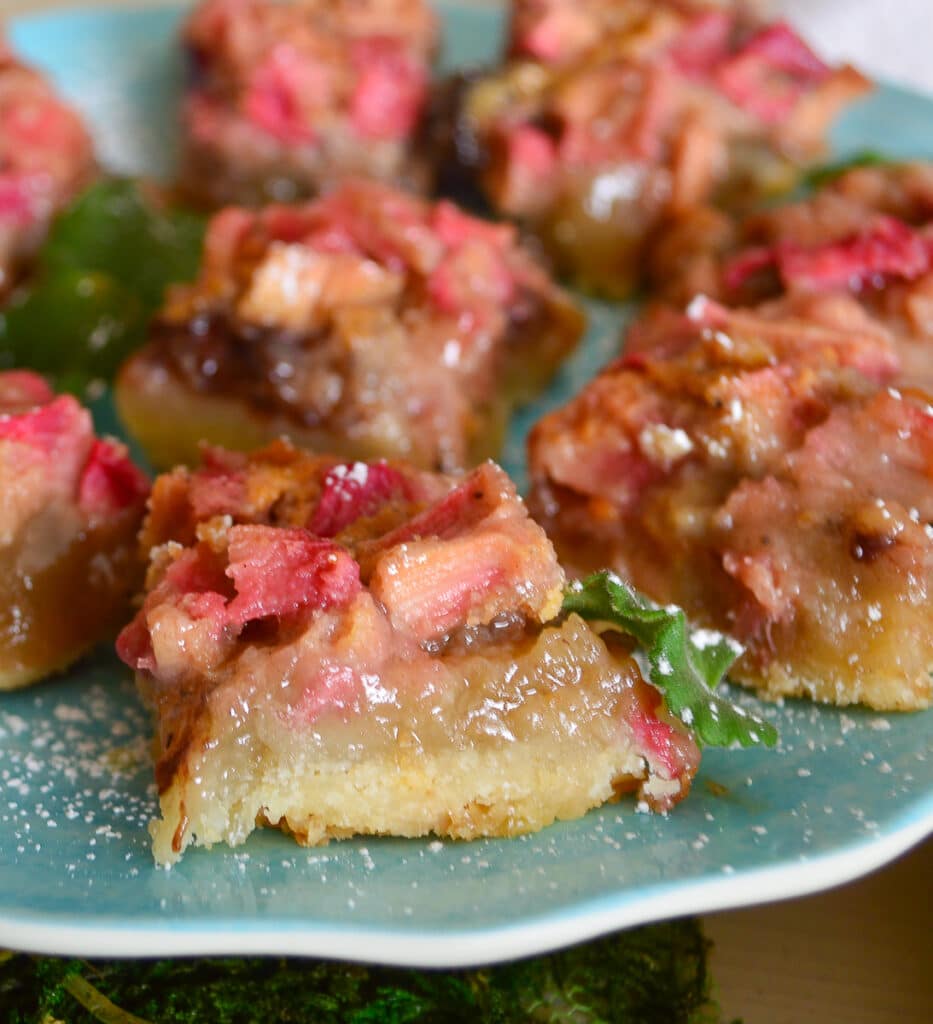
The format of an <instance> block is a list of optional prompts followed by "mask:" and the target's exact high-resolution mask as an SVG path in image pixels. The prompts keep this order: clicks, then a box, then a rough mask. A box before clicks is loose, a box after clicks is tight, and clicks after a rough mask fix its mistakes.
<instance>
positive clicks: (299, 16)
mask: <svg viewBox="0 0 933 1024" xmlns="http://www.w3.org/2000/svg"><path fill="white" fill-rule="evenodd" d="M183 45H184V48H185V51H186V53H187V56H188V61H189V67H190V80H189V85H188V89H187V92H186V95H185V100H184V105H183V108H182V130H183V134H184V156H183V169H182V184H183V186H184V188H185V190H186V191H187V192H188V193H189V194H190V195H192V196H194V197H196V198H197V199H199V200H201V201H203V202H206V203H208V204H209V205H213V206H220V205H224V204H227V203H248V204H259V203H263V202H271V201H277V202H290V201H293V200H295V199H300V198H305V197H308V196H312V195H315V194H317V193H318V192H319V191H320V190H321V189H323V188H325V187H326V186H329V185H331V186H332V185H333V184H334V183H336V182H339V181H340V180H342V179H343V178H344V177H346V176H347V175H354V174H359V175H366V176H368V177H372V178H378V179H380V180H384V181H389V182H392V183H395V184H406V185H409V186H411V187H418V186H420V185H422V184H423V183H424V168H423V165H422V162H421V160H420V158H419V155H418V154H417V152H416V151H415V148H414V146H413V139H414V137H415V134H416V131H417V129H418V127H419V124H420V121H421V116H422V114H423V112H424V109H425V106H426V102H427V90H428V84H429V79H430V72H431V63H432V60H433V57H434V53H435V51H436V49H437V45H438V25H437V18H436V16H435V14H434V12H433V10H432V9H431V6H430V5H429V4H428V3H426V2H425V0H297V2H295V3H283V2H281V0H205V2H203V3H201V4H199V5H198V6H197V7H196V8H195V10H194V11H193V12H192V14H191V15H190V17H189V18H188V20H187V21H186V23H185V26H184V30H183Z"/></svg>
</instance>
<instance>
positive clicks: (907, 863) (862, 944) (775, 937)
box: [0, 0, 933, 1024]
mask: <svg viewBox="0 0 933 1024" xmlns="http://www.w3.org/2000/svg"><path fill="white" fill-rule="evenodd" d="M172 2H173V0H0V13H2V14H3V15H10V14H22V13H26V12H30V11H39V10H44V9H49V8H52V7H68V6H71V7H78V6H107V5H109V6H119V5H120V4H123V5H126V6H132V5H133V4H136V5H139V6H144V5H145V6H153V5H154V4H156V3H172ZM174 2H176V3H177V0H174ZM476 2H494V0H476ZM931 910H933V840H927V842H926V843H924V844H922V845H921V846H920V847H918V848H916V849H914V850H913V851H911V852H910V853H908V854H907V855H905V856H904V857H902V858H901V859H900V860H898V861H896V862H895V863H894V864H891V865H889V866H888V867H886V868H883V869H882V870H881V871H878V872H875V873H874V874H872V875H869V876H868V877H866V878H863V879H861V880H859V881H856V882H853V883H850V884H848V885H845V886H842V887H841V888H838V889H834V890H832V891H830V892H825V893H821V894H819V895H816V896H810V897H807V898H804V899H796V900H788V901H785V902H782V903H777V904H770V905H766V906H760V907H753V908H751V909H748V910H739V911H730V912H726V913H721V914H711V915H709V916H707V917H706V918H705V922H704V923H705V928H706V933H707V935H708V936H709V938H710V939H712V940H713V942H714V944H715V945H714V950H713V957H712V973H713V977H714V979H715V981H716V985H717V988H718V997H719V1002H720V1005H721V1006H722V1009H723V1014H724V1020H726V1021H729V1020H732V1019H733V1018H736V1017H742V1018H743V1020H744V1022H745V1024H809V1022H814V1024H929V1022H930V1021H931V1020H933V927H931V924H930V921H931Z"/></svg>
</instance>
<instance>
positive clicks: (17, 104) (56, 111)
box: [0, 32, 95, 296]
mask: <svg viewBox="0 0 933 1024" xmlns="http://www.w3.org/2000/svg"><path fill="white" fill-rule="evenodd" d="M94 171H95V163H94V149H93V144H92V142H91V137H90V135H89V134H88V132H87V130H86V129H85V127H84V124H83V122H82V121H81V118H80V117H79V116H78V114H77V113H76V112H75V111H74V110H72V109H71V107H69V106H68V105H67V104H65V103H64V102H62V100H61V99H59V98H58V97H57V96H56V95H55V93H54V91H53V90H52V87H51V86H50V85H49V83H48V82H47V81H46V80H45V78H44V77H43V76H42V75H40V74H39V73H38V72H37V71H34V70H33V69H32V68H29V67H27V66H26V65H24V64H22V63H21V62H20V61H19V60H18V59H17V58H16V56H15V55H14V54H13V52H12V50H10V48H9V46H8V44H7V42H6V40H5V39H4V38H3V35H2V32H0V296H2V295H3V293H4V292H5V291H6V290H7V289H8V288H9V287H10V286H11V285H12V284H13V283H14V281H15V280H16V278H17V277H18V275H19V274H20V273H21V272H22V271H23V270H24V269H25V268H26V266H27V265H28V263H29V260H30V258H31V257H32V256H33V255H34V254H35V251H36V249H37V248H38V247H39V245H40V243H41V242H42V240H43V239H44V237H45V234H46V231H47V229H48V226H49V222H50V221H51V219H52V217H53V215H54V214H55V213H56V212H57V211H58V210H59V209H61V208H62V207H63V206H65V205H66V203H68V201H69V200H71V199H73V198H74V197H75V196H76V195H77V194H78V192H79V191H80V190H81V189H82V188H84V186H85V185H87V184H88V183H89V182H90V180H91V178H92V177H93V176H94Z"/></svg>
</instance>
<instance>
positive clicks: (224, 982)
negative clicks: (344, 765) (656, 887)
mask: <svg viewBox="0 0 933 1024" xmlns="http://www.w3.org/2000/svg"><path fill="white" fill-rule="evenodd" d="M706 954H707V943H706V941H705V940H704V938H703V935H702V932H701V931H700V927H699V924H698V923H697V922H696V921H693V920H684V921H676V922H671V923H668V924H661V925H652V926H649V927H646V928H639V929H635V930H632V931H627V932H621V933H619V934H617V935H614V936H611V937H609V938H605V939H600V940H597V941H595V942H590V943H586V944H584V945H581V946H577V947H574V948H573V949H569V950H565V951H563V952H560V953H555V954H551V955H549V956H542V957H536V958H534V959H530V960H522V961H519V962H516V963H512V964H505V965H502V966H496V967H489V968H485V969H481V970H470V971H419V970H401V969H394V968H385V967H364V966H360V965H355V964H343V963H329V962H323V961H317V960H298V959H277V958H265V959H261V958H247V959H213V958H201V959H197V960H156V961H94V962H85V961H77V960H60V959H55V958H51V957H28V956H23V955H17V956H13V957H9V958H7V959H6V960H5V961H0V1006H3V1007H4V1008H5V1013H6V1016H5V1018H4V1019H5V1020H6V1021H8V1022H9V1024H40V1022H51V1021H64V1022H66V1024H92V1022H102V1021H103V1022H105V1024H136V1022H138V1021H139V1019H140V1018H141V1019H142V1020H143V1021H151V1022H153V1024H155V1022H159V1024H261V1022H266V1021H275V1022H281V1024H290V1022H295V1024H520V1022H527V1021H533V1022H542V1024H705V1022H711V1021H715V1020H716V1019H717V1016H716V1009H715V1006H714V1005H713V1003H712V1001H711V998H710V983H709V978H708V976H707V971H706ZM75 979H81V981H80V982H79V983H77V984H76V983H75ZM98 996H99V997H102V998H97V997H98ZM82 1003H83V1004H84V1005H82ZM89 1006H90V1007H92V1008H91V1009H88V1008H87V1007H89Z"/></svg>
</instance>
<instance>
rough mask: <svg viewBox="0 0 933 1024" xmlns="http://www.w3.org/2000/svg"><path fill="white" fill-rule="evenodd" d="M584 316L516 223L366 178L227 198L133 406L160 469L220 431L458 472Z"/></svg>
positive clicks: (496, 436) (223, 435) (220, 436)
mask: <svg viewBox="0 0 933 1024" xmlns="http://www.w3.org/2000/svg"><path fill="white" fill-rule="evenodd" d="M582 329H583V317H582V314H581V313H580V312H579V311H578V309H577V308H576V306H575V305H574V303H573V302H572V301H571V300H570V298H569V297H568V296H567V295H566V294H565V293H564V292H563V291H561V289H559V288H558V287H557V286H556V285H555V284H554V283H553V282H552V281H551V280H550V278H549V277H548V275H547V274H546V273H545V271H544V270H543V269H542V267H541V266H540V265H539V263H538V262H537V261H536V260H535V259H534V258H533V257H532V255H531V254H530V253H529V252H528V251H527V250H526V249H525V248H523V247H522V246H521V245H520V244H519V242H518V239H517V235H516V232H515V229H514V228H512V227H511V226H508V225H502V224H491V223H488V222H486V221H481V220H478V219H476V218H473V217H470V216H467V215H466V214H464V213H462V212H461V211H460V210H459V209H458V208H457V207H456V206H454V205H453V204H452V203H449V202H446V201H445V202H441V203H437V204H432V203H428V202H425V201H423V200H421V199H418V198H416V197H414V196H411V195H409V194H407V193H404V192H401V191H397V190H394V189H391V188H389V187H387V186H384V185H381V184H377V183H373V182H365V181H361V180H358V181H353V182H349V183H347V184H345V185H343V186H342V187H341V188H339V189H337V190H335V191H333V192H331V193H329V194H328V195H326V196H324V197H323V198H321V199H318V200H316V201H314V202H312V203H308V204H304V205H295V206H270V207H266V208H264V209H263V210H260V211H255V212H253V211H248V210H245V209H241V208H229V209H227V210H224V211H222V212H221V213H219V214H217V215H216V216H215V217H214V218H213V220H212V221H211V223H210V225H209V228H208V233H207V239H206V243H205V248H204V258H203V263H202V267H201V272H200V276H199V277H198V279H197V281H196V282H195V283H194V284H193V285H190V286H179V287H178V288H176V289H174V290H173V291H172V292H171V293H170V294H169V296H168V299H167V301H166V304H165V307H164V308H163V310H162V312H161V314H160V315H159V317H158V318H157V320H156V322H155V324H154V326H153V328H152V331H151V339H150V342H149V343H148V345H147V346H146V347H145V348H144V349H142V350H141V351H140V352H139V353H137V354H136V355H135V356H133V357H132V358H131V359H130V361H129V362H128V363H127V364H126V365H125V366H124V368H123V369H122V371H121V373H120V375H119V378H118V381H117V389H116V400H117V405H118V408H119V410H120V413H121V417H122V419H123V421H124V423H125V424H126V426H127V427H128V428H129V430H130V431H131V433H132V434H133V435H134V436H135V437H136V438H137V439H138V440H139V441H140V443H141V444H142V445H143V447H144V448H145V450H146V452H147V453H148V455H149V456H150V458H151V459H152V461H153V462H154V463H155V464H157V465H159V466H166V467H167V466H172V465H173V464H174V463H176V462H191V461H194V460H196V458H197V443H198V441H199V440H200V439H205V440H208V441H210V442H212V443H215V444H222V445H224V446H226V447H231V448H239V449H242V450H249V449H250V448H253V447H256V446H258V445H260V444H263V443H265V442H267V441H269V440H272V439H274V438H276V437H278V436H280V435H283V434H284V435H287V436H289V437H291V438H292V440H294V441H295V442H296V443H299V444H302V445H304V446H307V447H310V448H312V449H313V450H316V451H320V452H333V453H336V454H338V455H341V456H344V457H348V458H356V459H363V460H366V459H370V458H373V457H378V456H385V457H388V458H403V459H405V460H407V461H409V462H413V463H415V464H417V465H419V466H421V467H423V468H432V469H443V470H453V469H458V468H463V467H465V466H469V465H475V464H476V463H477V462H478V461H480V460H481V459H482V458H484V457H486V456H490V455H494V454H496V453H497V452H498V449H499V447H500V444H501V441H502V435H503V432H504V429H505V424H506V420H507V417H508V414H509V412H510V410H511V408H512V406H513V405H514V404H515V403H516V402H520V401H523V400H526V399H528V398H530V397H532V396H533V395H534V394H536V393H537V392H538V391H539V390H540V389H541V388H543V387H544V385H545V384H546V383H547V382H548V381H549V379H550V378H551V376H552V374H553V373H554V371H555V370H556V369H557V367H558V365H559V364H560V362H561V361H562V360H563V359H564V358H565V357H566V356H567V355H568V354H569V352H570V351H571V350H572V349H573V348H574V346H575V345H576V343H577V341H578V339H579V337H580V335H581V333H582Z"/></svg>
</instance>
